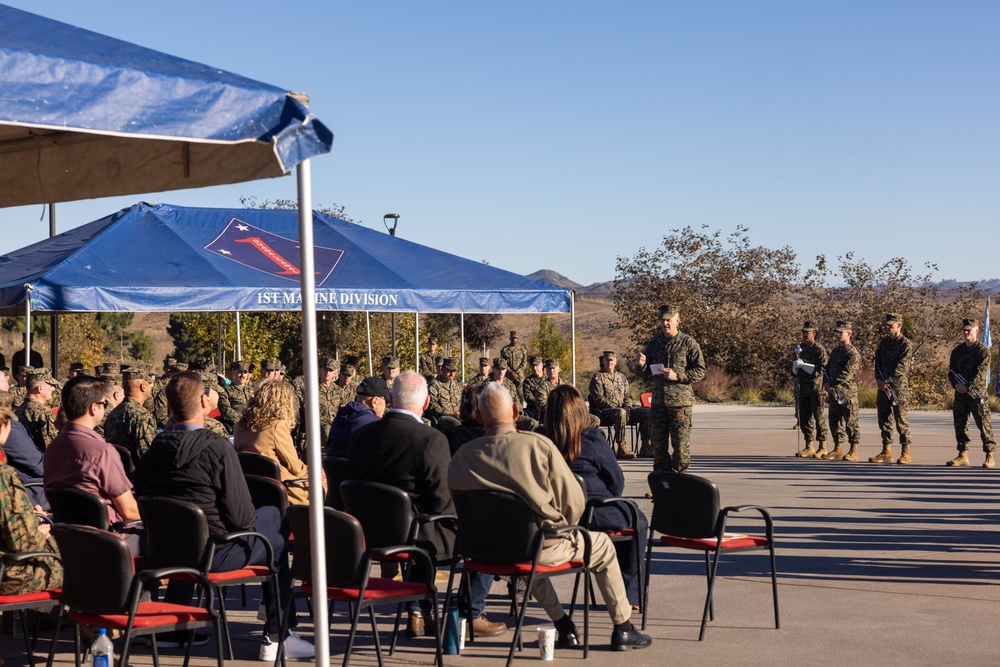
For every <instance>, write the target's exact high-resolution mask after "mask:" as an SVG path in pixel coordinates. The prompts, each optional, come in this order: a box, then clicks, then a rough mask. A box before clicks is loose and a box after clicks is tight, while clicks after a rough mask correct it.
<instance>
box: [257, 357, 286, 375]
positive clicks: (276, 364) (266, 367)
mask: <svg viewBox="0 0 1000 667" xmlns="http://www.w3.org/2000/svg"><path fill="white" fill-rule="evenodd" d="M281 368H282V366H281V362H280V361H278V360H277V359H265V360H264V361H262V362H260V372H261V373H269V372H271V371H280V370H281Z"/></svg>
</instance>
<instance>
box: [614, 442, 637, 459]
mask: <svg viewBox="0 0 1000 667" xmlns="http://www.w3.org/2000/svg"><path fill="white" fill-rule="evenodd" d="M615 456H616V457H617V458H619V459H624V460H628V459H634V458H635V453H634V452H633V451H632V450H631V449H630V448H629V446H628V445H626V444H625V443H624V442H623V443H620V444H619V445H618V453H617V454H616V455H615Z"/></svg>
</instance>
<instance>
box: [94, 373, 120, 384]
mask: <svg viewBox="0 0 1000 667" xmlns="http://www.w3.org/2000/svg"><path fill="white" fill-rule="evenodd" d="M97 377H98V378H99V379H100V380H101V382H107V383H108V384H121V383H122V374H121V373H101V374H100V375H98V376H97Z"/></svg>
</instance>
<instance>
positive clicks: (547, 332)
mask: <svg viewBox="0 0 1000 667" xmlns="http://www.w3.org/2000/svg"><path fill="white" fill-rule="evenodd" d="M528 349H530V350H537V351H538V353H539V354H541V355H542V357H543V358H545V359H558V360H559V366H560V367H561V368H566V369H569V368H571V367H572V364H571V363H570V362H571V361H572V348H571V346H570V344H569V343H567V342H566V340H565V339H564V338H563V337H562V336H561V335H560V334H559V329H558V327H557V326H556V322H555V320H553V319H552V318H551V317H549V316H548V315H544V314H543V315H539V316H538V331H537V332H536V333H535V334H534V335H532V337H531V342H530V344H529V345H528Z"/></svg>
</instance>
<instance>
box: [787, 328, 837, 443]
mask: <svg viewBox="0 0 1000 667" xmlns="http://www.w3.org/2000/svg"><path fill="white" fill-rule="evenodd" d="M801 345H802V351H801V352H799V355H798V358H799V359H801V360H802V361H804V362H805V363H807V364H813V365H814V366H816V369H815V370H814V371H813V374H812V375H809V373H806V372H805V371H800V372H798V373H795V374H794V375H795V378H796V381H797V382H798V389H799V393H798V401H799V403H798V415H799V429H800V431H801V432H802V437H803V438H805V441H806V442H807V443H810V442H812V441H813V440H816V441H817V442H819V443H820V448H823V447H825V446H826V444H825V443H826V420H825V419H823V409H824V408H825V407H826V392H825V391H823V371H825V370H826V365H827V362H828V361H829V358H830V357H829V355H828V354H827V352H826V348H825V347H823V346H822V345H820V344H819V343H816V342H813V343H802V344H801ZM814 428H815V431H814V430H813V429H814ZM814 435H815V437H813V436H814Z"/></svg>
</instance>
